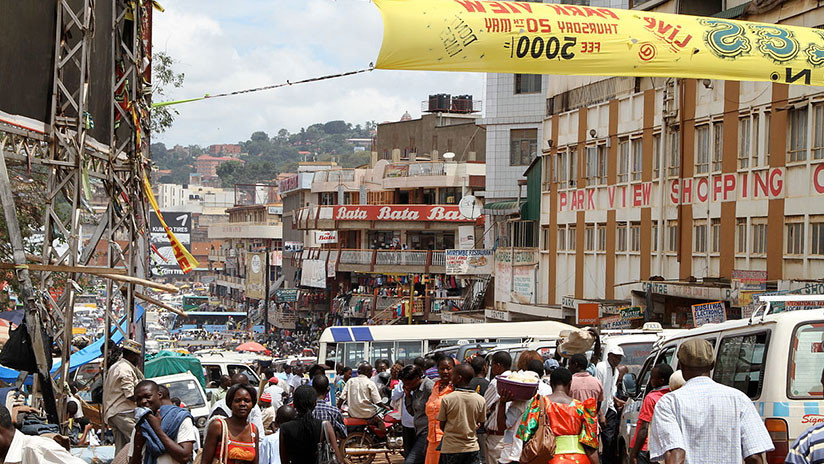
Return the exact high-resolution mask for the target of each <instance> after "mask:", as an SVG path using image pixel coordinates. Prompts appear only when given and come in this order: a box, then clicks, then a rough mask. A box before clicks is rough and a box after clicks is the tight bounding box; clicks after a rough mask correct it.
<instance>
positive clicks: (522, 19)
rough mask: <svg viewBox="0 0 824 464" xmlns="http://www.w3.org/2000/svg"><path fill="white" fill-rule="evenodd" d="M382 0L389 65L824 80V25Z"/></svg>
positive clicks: (465, 1) (383, 63) (385, 65)
mask: <svg viewBox="0 0 824 464" xmlns="http://www.w3.org/2000/svg"><path fill="white" fill-rule="evenodd" d="M375 4H376V5H377V6H378V7H379V8H380V11H381V13H382V15H383V21H384V37H383V45H382V47H381V52H380V56H379V57H378V61H377V65H376V67H377V68H382V69H402V70H433V71H469V72H497V73H524V74H574V75H592V76H595V75H607V76H653V77H655V76H660V77H687V78H697V79H704V78H709V79H725V80H746V81H772V82H779V83H794V84H808V85H824V30H817V29H810V28H805V27H796V26H784V25H774V24H765V23H755V22H745V21H734V20H727V19H720V18H708V17H699V16H688V15H675V14H665V13H649V12H646V11H639V10H618V9H610V8H596V7H585V6H576V5H558V4H550V3H530V2H496V1H478V0H375Z"/></svg>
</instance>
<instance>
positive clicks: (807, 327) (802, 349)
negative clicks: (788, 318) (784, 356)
mask: <svg viewBox="0 0 824 464" xmlns="http://www.w3.org/2000/svg"><path fill="white" fill-rule="evenodd" d="M821 340H824V324H822V323H821V322H815V323H810V324H803V325H800V326H798V328H796V329H795V334H793V339H792V340H791V341H790V343H789V345H790V350H791V351H790V372H793V373H794V375H792V376H789V379H788V382H787V396H789V397H790V398H810V399H816V400H821V365H822V363H824V349H822V342H821Z"/></svg>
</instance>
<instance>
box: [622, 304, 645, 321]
mask: <svg viewBox="0 0 824 464" xmlns="http://www.w3.org/2000/svg"><path fill="white" fill-rule="evenodd" d="M618 311H619V312H620V314H621V320H622V321H635V320H638V319H643V318H644V310H643V309H642V308H641V307H640V306H627V307H626V308H620V309H619V310H618Z"/></svg>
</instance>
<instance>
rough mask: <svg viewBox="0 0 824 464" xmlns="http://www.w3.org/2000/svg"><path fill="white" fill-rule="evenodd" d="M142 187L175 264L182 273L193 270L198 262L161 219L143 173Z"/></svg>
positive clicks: (150, 187) (161, 216)
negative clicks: (172, 253) (155, 214)
mask: <svg viewBox="0 0 824 464" xmlns="http://www.w3.org/2000/svg"><path fill="white" fill-rule="evenodd" d="M143 189H144V190H145V191H146V197H148V198H149V203H150V204H151V205H152V209H154V211H155V213H157V218H158V219H159V220H160V223H161V224H162V225H163V230H165V231H166V235H167V236H168V237H169V243H171V244H172V251H173V252H174V254H175V259H176V260H177V265H178V266H180V270H181V271H183V273H184V274H188V273H189V272H191V271H193V270H194V269H195V268H197V267H198V266H199V265H200V263H199V262H198V261H197V260H196V259H195V257H194V256H192V254H191V253H189V250H187V249H186V247H185V246H183V244H182V243H180V240H178V238H177V236H176V235H175V233H174V232H172V229H170V228H169V226H167V225H166V220H165V219H163V215H162V214H160V207H159V206H158V205H157V200H155V197H154V194H153V193H152V185H151V184H150V183H149V179H148V178H147V177H146V176H145V175H144V176H143Z"/></svg>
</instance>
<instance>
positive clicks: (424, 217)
mask: <svg viewBox="0 0 824 464" xmlns="http://www.w3.org/2000/svg"><path fill="white" fill-rule="evenodd" d="M332 218H333V219H334V220H336V221H441V222H475V219H469V218H467V217H465V216H464V215H463V214H461V212H460V211H459V210H458V206H457V205H437V206H429V205H388V206H373V205H347V206H335V208H334V211H333V213H332Z"/></svg>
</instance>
